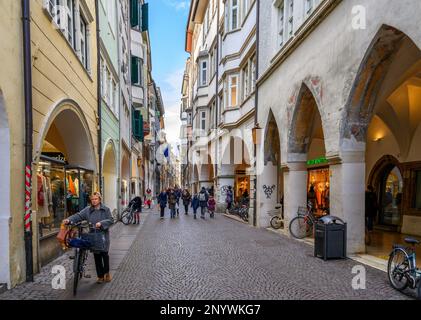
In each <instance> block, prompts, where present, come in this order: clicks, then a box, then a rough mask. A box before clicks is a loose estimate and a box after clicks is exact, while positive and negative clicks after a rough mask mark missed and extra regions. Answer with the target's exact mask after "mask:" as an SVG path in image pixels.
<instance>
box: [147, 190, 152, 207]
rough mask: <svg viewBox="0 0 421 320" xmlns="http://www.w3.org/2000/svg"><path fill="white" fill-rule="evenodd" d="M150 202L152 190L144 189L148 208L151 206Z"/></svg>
mask: <svg viewBox="0 0 421 320" xmlns="http://www.w3.org/2000/svg"><path fill="white" fill-rule="evenodd" d="M151 204H152V190H151V189H149V188H148V189H147V190H146V205H147V206H148V208H149V209H150V208H151Z"/></svg>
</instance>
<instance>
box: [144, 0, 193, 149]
mask: <svg viewBox="0 0 421 320" xmlns="http://www.w3.org/2000/svg"><path fill="white" fill-rule="evenodd" d="M148 2H149V36H150V39H151V50H152V76H153V78H154V80H155V82H156V84H157V86H158V87H160V88H161V93H162V98H163V100H164V107H165V116H164V121H165V132H166V134H167V141H168V143H171V144H172V145H173V146H174V145H175V144H176V143H177V142H178V141H179V136H180V126H181V120H180V104H181V84H182V80H183V74H184V67H185V62H186V59H187V57H188V54H187V53H186V52H185V50H184V48H185V46H184V45H185V32H186V24H187V18H188V14H189V5H190V0H149V1H148Z"/></svg>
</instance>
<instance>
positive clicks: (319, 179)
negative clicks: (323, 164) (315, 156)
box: [307, 168, 330, 215]
mask: <svg viewBox="0 0 421 320" xmlns="http://www.w3.org/2000/svg"><path fill="white" fill-rule="evenodd" d="M329 172H330V171H329V168H318V169H310V170H309V171H308V187H307V201H309V202H311V204H312V206H313V208H314V209H315V212H316V214H317V215H323V214H325V213H327V212H329V207H330V205H329V200H330V188H329V183H330V181H329V175H330V173H329Z"/></svg>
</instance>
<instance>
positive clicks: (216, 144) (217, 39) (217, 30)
mask: <svg viewBox="0 0 421 320" xmlns="http://www.w3.org/2000/svg"><path fill="white" fill-rule="evenodd" d="M216 10H217V12H216V81H215V82H216V95H215V131H216V132H218V115H219V108H220V106H219V93H218V91H219V90H218V89H219V1H218V2H217V4H216ZM216 132H215V133H216ZM215 137H216V142H215V162H216V165H215V172H214V180H215V181H214V184H218V150H219V147H218V143H219V137H218V136H217V135H216V134H215ZM215 189H216V188H215Z"/></svg>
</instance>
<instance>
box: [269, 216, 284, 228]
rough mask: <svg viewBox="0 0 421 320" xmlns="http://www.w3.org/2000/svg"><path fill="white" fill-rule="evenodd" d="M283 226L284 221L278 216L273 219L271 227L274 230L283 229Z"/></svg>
mask: <svg viewBox="0 0 421 320" xmlns="http://www.w3.org/2000/svg"><path fill="white" fill-rule="evenodd" d="M282 225H283V221H282V220H281V219H279V217H278V216H274V217H272V219H270V226H271V227H272V228H273V229H281V227H282Z"/></svg>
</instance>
